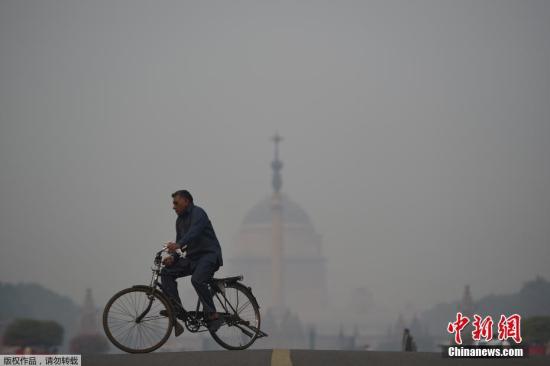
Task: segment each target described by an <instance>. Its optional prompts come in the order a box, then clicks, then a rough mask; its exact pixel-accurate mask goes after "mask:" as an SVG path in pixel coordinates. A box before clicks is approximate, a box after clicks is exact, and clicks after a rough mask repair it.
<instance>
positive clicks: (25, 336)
mask: <svg viewBox="0 0 550 366" xmlns="http://www.w3.org/2000/svg"><path fill="white" fill-rule="evenodd" d="M62 341H63V327H62V326H61V325H60V324H59V323H57V322H55V321H51V320H35V319H25V318H23V319H15V320H14V321H13V322H12V323H10V325H8V327H7V328H6V331H5V333H4V344H5V345H6V346H20V347H26V346H30V347H36V346H38V347H44V348H49V347H53V346H58V345H60V344H61V342H62Z"/></svg>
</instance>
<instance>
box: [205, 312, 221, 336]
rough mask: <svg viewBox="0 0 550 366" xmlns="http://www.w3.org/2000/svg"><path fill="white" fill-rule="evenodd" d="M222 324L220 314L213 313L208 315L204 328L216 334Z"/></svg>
mask: <svg viewBox="0 0 550 366" xmlns="http://www.w3.org/2000/svg"><path fill="white" fill-rule="evenodd" d="M222 324H223V319H222V318H221V316H220V314H218V313H214V314H212V315H210V316H209V317H208V319H207V321H206V326H207V327H208V330H210V331H212V332H216V331H217V330H218V329H220V327H221V326H222Z"/></svg>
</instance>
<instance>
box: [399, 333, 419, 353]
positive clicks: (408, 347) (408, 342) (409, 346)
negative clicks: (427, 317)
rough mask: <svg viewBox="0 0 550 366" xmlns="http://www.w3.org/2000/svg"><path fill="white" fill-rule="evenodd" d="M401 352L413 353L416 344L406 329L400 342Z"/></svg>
mask: <svg viewBox="0 0 550 366" xmlns="http://www.w3.org/2000/svg"><path fill="white" fill-rule="evenodd" d="M401 350H402V351H404V352H415V351H416V342H415V341H414V339H413V336H412V335H411V333H410V331H409V329H408V328H405V329H404V330H403V339H402V341H401Z"/></svg>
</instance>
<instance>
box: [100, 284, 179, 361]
mask: <svg viewBox="0 0 550 366" xmlns="http://www.w3.org/2000/svg"><path fill="white" fill-rule="evenodd" d="M161 310H165V311H166V314H167V316H163V315H160V314H159V313H160V311H161ZM173 326H174V324H173V314H172V307H171V306H170V304H169V302H168V300H167V299H166V297H164V296H162V295H160V294H159V293H158V292H157V291H153V293H152V294H151V288H150V287H146V286H144V287H142V288H140V287H131V288H127V289H125V290H122V291H120V292H118V293H116V294H115V295H114V296H113V297H112V298H111V299H110V300H109V301H108V302H107V305H105V309H104V310H103V329H104V331H105V334H106V335H107V338H108V339H109V341H111V343H113V344H114V345H115V346H116V347H117V348H119V349H121V350H123V351H125V352H128V353H148V352H152V351H154V350H156V349H157V348H159V347H160V346H162V345H163V344H164V343H165V342H166V341H167V340H168V338H169V337H170V333H171V331H172V327H173Z"/></svg>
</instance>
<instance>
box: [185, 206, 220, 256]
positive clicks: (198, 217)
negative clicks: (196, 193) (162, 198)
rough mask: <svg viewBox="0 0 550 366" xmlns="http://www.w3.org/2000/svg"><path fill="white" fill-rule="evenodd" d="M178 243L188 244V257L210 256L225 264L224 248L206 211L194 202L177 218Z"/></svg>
mask: <svg viewBox="0 0 550 366" xmlns="http://www.w3.org/2000/svg"><path fill="white" fill-rule="evenodd" d="M176 243H177V244H179V245H180V246H184V245H187V258H189V259H191V260H198V259H199V258H203V257H205V256H207V257H209V258H210V259H211V260H212V261H213V262H216V261H217V263H218V265H220V266H222V265H223V259H222V249H221V247H220V243H219V242H218V238H217V237H216V233H215V232H214V227H213V226H212V222H210V219H209V218H208V215H207V214H206V212H205V211H204V210H203V209H202V208H201V207H199V206H195V205H194V204H193V203H192V202H191V203H189V206H187V208H186V209H185V211H184V212H182V213H181V215H178V218H177V219H176Z"/></svg>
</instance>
